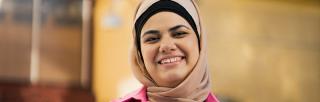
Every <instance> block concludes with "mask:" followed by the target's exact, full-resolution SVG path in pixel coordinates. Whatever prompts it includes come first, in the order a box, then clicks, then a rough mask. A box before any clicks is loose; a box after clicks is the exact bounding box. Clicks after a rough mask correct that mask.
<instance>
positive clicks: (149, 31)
mask: <svg viewBox="0 0 320 102" xmlns="http://www.w3.org/2000/svg"><path fill="white" fill-rule="evenodd" d="M147 34H160V31H158V30H148V31H146V32H144V33H143V35H142V37H143V36H145V35H147Z"/></svg>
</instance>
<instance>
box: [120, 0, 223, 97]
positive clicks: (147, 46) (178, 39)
mask: <svg viewBox="0 0 320 102" xmlns="http://www.w3.org/2000/svg"><path fill="white" fill-rule="evenodd" d="M133 36H134V45H133V46H134V47H133V49H132V53H131V55H132V56H131V62H132V68H133V72H134V74H135V76H136V78H137V79H138V80H139V81H140V82H141V83H142V84H143V87H142V88H141V89H139V90H137V91H135V92H133V93H131V94H128V95H127V96H126V97H123V98H121V99H118V100H114V101H115V102H146V101H151V102H186V101H188V102H201V101H202V102H204V101H205V102H218V100H217V98H216V97H215V96H214V95H213V94H212V92H211V91H210V84H211V83H210V78H209V71H208V68H207V58H206V56H207V49H206V35H205V34H204V33H202V29H201V23H200V17H199V14H198V8H197V5H196V3H195V2H194V1H193V0H144V1H142V2H141V3H140V5H139V7H138V9H137V12H136V14H135V25H134V32H133Z"/></svg>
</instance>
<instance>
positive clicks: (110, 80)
mask: <svg viewBox="0 0 320 102" xmlns="http://www.w3.org/2000/svg"><path fill="white" fill-rule="evenodd" d="M111 1H112V0H96V3H95V7H94V39H93V41H94V42H93V43H94V45H93V47H94V49H93V50H94V51H93V54H94V55H93V57H94V58H93V90H94V93H95V95H96V98H97V102H108V101H110V100H111V99H114V98H116V97H117V94H118V93H117V83H119V80H121V79H124V78H126V77H128V76H130V75H131V72H130V67H129V62H128V56H129V55H128V54H129V48H130V45H131V25H132V24H131V22H132V19H133V14H134V13H133V11H134V8H135V7H136V5H135V4H136V0H130V2H127V0H122V1H126V2H119V3H115V2H113V3H112V2H111ZM113 1H117V0H113ZM120 1H121V0H120ZM111 5H114V6H111ZM111 10H113V11H114V13H115V15H118V16H119V17H120V18H121V20H122V21H121V22H122V23H121V25H119V26H115V27H112V26H108V25H107V24H106V23H105V22H106V21H105V20H106V17H107V16H108V15H110V14H111V12H112V11H111Z"/></svg>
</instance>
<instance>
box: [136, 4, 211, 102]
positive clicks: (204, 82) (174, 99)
mask: <svg viewBox="0 0 320 102" xmlns="http://www.w3.org/2000/svg"><path fill="white" fill-rule="evenodd" d="M159 3H160V4H161V3H164V4H166V3H169V5H166V6H165V7H162V8H161V7H160V8H158V10H157V11H154V13H152V15H154V14H156V13H157V12H161V11H171V12H174V13H176V14H178V15H180V16H181V17H183V18H184V19H185V20H187V21H188V23H189V24H190V25H191V26H192V28H193V30H194V31H195V32H196V34H197V36H198V41H199V50H200V54H199V58H198V60H197V63H196V65H195V66H194V68H193V69H192V71H191V72H190V74H189V75H188V76H187V77H186V78H185V79H184V80H183V81H182V82H181V83H180V84H178V85H177V86H176V87H174V88H169V87H162V86H158V85H157V84H156V82H155V80H153V79H152V78H151V76H150V74H149V73H148V71H147V69H146V68H145V65H144V61H143V59H142V55H141V51H140V50H141V49H140V45H139V44H140V41H138V40H139V39H140V34H137V33H141V28H142V27H137V25H138V26H143V24H144V23H145V22H144V23H142V24H141V21H140V20H139V19H141V18H143V20H145V21H147V19H148V17H143V16H145V13H146V12H150V8H154V7H152V6H153V5H156V4H159ZM171 3H173V4H178V5H180V6H181V7H183V9H184V10H185V11H187V12H183V10H182V12H180V11H181V10H180V9H179V10H175V8H177V7H175V6H176V5H175V6H172V5H171ZM167 6H168V7H167ZM170 6H172V7H170ZM151 11H152V10H151ZM185 13H187V14H185ZM149 16H150V15H149ZM186 16H189V17H186ZM190 18H191V19H192V21H193V24H191V23H192V21H190ZM134 22H135V27H134V28H133V39H134V43H133V44H134V45H133V47H132V51H131V59H130V62H131V64H132V71H133V73H134V75H135V77H136V78H137V79H138V80H139V81H140V82H141V83H142V84H143V85H144V86H146V87H147V97H148V100H149V101H151V102H201V101H205V100H206V98H207V97H208V95H209V92H210V77H209V71H208V68H207V65H208V64H207V57H206V56H207V48H206V45H207V44H206V34H205V33H204V32H203V30H202V28H201V22H200V16H199V10H198V7H197V5H196V3H195V2H194V1H193V0H142V2H141V3H140V5H139V6H138V9H137V11H136V14H135V18H134ZM139 22H140V23H139ZM137 23H139V24H137ZM137 37H138V38H137Z"/></svg>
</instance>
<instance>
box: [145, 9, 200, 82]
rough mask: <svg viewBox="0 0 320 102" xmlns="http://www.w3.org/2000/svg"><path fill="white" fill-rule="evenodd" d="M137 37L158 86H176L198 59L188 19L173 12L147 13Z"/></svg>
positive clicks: (195, 38)
mask: <svg viewBox="0 0 320 102" xmlns="http://www.w3.org/2000/svg"><path fill="white" fill-rule="evenodd" d="M140 37H141V42H140V44H141V53H142V56H143V59H144V64H145V66H146V69H147V71H148V73H149V74H150V75H151V77H152V79H153V80H154V81H156V82H157V84H158V85H159V86H165V87H175V86H177V85H178V84H179V83H180V82H182V81H183V80H184V79H185V78H186V77H187V76H188V74H189V73H190V72H191V70H192V69H193V67H194V66H195V64H196V62H197V60H198V57H199V47H198V40H197V36H196V34H195V32H194V31H193V29H192V27H191V26H190V25H189V23H188V22H187V21H186V20H185V19H183V18H182V17H181V16H179V15H177V14H175V13H172V12H159V13H157V14H155V15H153V16H151V17H150V18H149V20H148V21H147V22H146V23H145V25H144V26H143V28H142V31H141V36H140Z"/></svg>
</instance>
